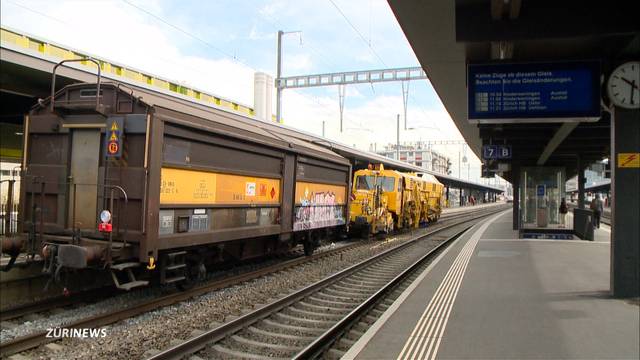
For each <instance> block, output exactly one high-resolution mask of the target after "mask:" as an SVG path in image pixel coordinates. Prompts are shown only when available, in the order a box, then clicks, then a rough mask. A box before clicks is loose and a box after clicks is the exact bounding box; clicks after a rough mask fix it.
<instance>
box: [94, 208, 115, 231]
mask: <svg viewBox="0 0 640 360" xmlns="http://www.w3.org/2000/svg"><path fill="white" fill-rule="evenodd" d="M100 221H101V223H100V224H98V231H100V232H106V233H110V232H111V231H112V229H113V226H112V225H111V212H109V210H102V211H101V212H100Z"/></svg>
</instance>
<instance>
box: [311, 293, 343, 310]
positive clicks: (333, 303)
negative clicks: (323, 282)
mask: <svg viewBox="0 0 640 360" xmlns="http://www.w3.org/2000/svg"><path fill="white" fill-rule="evenodd" d="M305 301H307V302H309V303H311V304H314V305H318V306H331V307H339V308H343V309H349V310H351V309H352V308H353V303H345V302H342V301H335V300H325V299H322V298H318V297H315V296H313V295H312V296H309V297H307V298H306V299H305Z"/></svg>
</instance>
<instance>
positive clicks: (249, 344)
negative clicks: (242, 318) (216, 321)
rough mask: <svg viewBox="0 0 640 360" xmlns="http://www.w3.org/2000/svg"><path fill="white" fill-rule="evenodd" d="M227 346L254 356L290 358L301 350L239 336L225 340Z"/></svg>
mask: <svg viewBox="0 0 640 360" xmlns="http://www.w3.org/2000/svg"><path fill="white" fill-rule="evenodd" d="M227 341H228V343H229V345H231V344H235V345H237V346H233V347H234V348H240V349H243V350H248V351H250V352H251V353H254V354H267V355H270V356H273V355H275V356H286V357H291V356H292V355H295V354H296V353H297V352H298V351H300V350H301V349H302V346H290V345H282V344H272V343H267V342H262V341H257V340H254V339H249V338H247V337H244V336H241V335H232V336H231V337H229V338H227Z"/></svg>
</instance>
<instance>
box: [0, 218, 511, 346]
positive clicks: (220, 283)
mask: <svg viewBox="0 0 640 360" xmlns="http://www.w3.org/2000/svg"><path fill="white" fill-rule="evenodd" d="M499 208H500V210H503V207H499ZM474 210H477V209H474ZM474 210H471V209H470V211H466V210H465V211H461V214H460V215H458V214H455V215H452V216H448V217H446V218H442V217H441V218H440V222H438V223H436V224H435V225H433V226H434V227H436V226H437V228H434V229H433V230H432V231H430V232H428V233H427V234H424V235H420V236H419V237H417V238H416V239H418V238H420V237H424V236H429V235H432V234H434V233H436V232H439V231H441V230H444V229H448V228H450V227H452V226H456V225H458V223H455V224H451V225H444V226H439V225H441V224H442V222H444V221H449V220H453V219H457V218H460V217H465V216H468V215H471V214H474V213H476V211H474ZM492 210H495V207H489V208H488V209H487V212H490V213H493V212H495V211H493V212H492ZM483 216H485V215H484V213H483V215H478V216H476V217H473V218H472V219H475V218H479V217H483ZM472 219H470V220H472ZM416 239H413V240H410V241H408V242H406V243H403V244H402V245H405V244H408V243H411V242H412V241H415V240H416ZM369 243H370V242H369ZM363 244H365V243H363V242H357V243H354V244H351V245H347V246H343V247H340V248H336V249H332V250H328V251H324V252H321V253H318V254H314V255H312V256H305V257H300V258H296V259H292V260H289V261H285V262H282V263H278V264H274V265H270V266H267V267H265V268H262V269H258V270H254V271H251V272H247V273H244V274H239V275H234V276H230V277H227V278H223V279H220V280H214V281H212V282H210V283H208V284H204V285H200V286H197V287H195V288H193V289H190V290H187V291H184V292H179V293H174V294H169V295H165V296H162V297H159V298H156V299H152V300H150V301H146V302H143V303H141V304H137V305H132V306H129V307H126V308H124V309H119V310H116V311H114V312H109V313H105V314H100V315H95V316H91V317H88V318H84V319H80V320H78V321H75V322H73V323H70V324H66V325H64V326H62V328H96V327H101V326H105V325H109V324H112V323H115V322H117V321H120V320H123V319H127V318H130V317H133V316H137V315H139V314H142V313H145V312H149V311H152V310H156V309H158V308H161V307H164V306H169V305H173V304H176V303H179V302H181V301H185V300H187V299H189V298H192V297H196V296H199V295H202V294H205V293H207V292H211V291H215V290H218V289H221V288H225V287H229V286H232V285H236V284H239V283H242V282H246V281H249V280H253V279H256V278H259V277H262V276H265V275H269V274H272V273H275V272H278V271H282V270H285V269H288V268H291V267H295V266H298V265H301V264H304V263H307V262H311V261H314V260H317V259H320V258H323V257H327V256H331V255H334V254H339V253H342V252H344V251H347V250H350V249H353V248H355V247H358V246H363ZM365 245H366V244H365ZM402 245H400V246H402ZM394 249H395V248H394ZM56 301H58V302H59V303H60V304H65V302H64V300H63V299H57V300H56ZM68 305H71V304H68ZM60 306H66V305H60ZM55 307H59V306H49V309H51V308H55ZM44 310H47V305H46V304H45V301H43V302H42V303H37V304H34V305H33V308H32V312H33V311H44ZM11 311H15V312H16V313H18V312H20V313H22V314H26V313H29V312H28V311H29V305H26V306H24V308H23V309H18V308H16V309H13V310H11V309H8V310H7V312H11ZM3 312H4V311H3ZM3 316H4V315H3ZM16 317H18V316H13V315H11V314H8V316H7V318H16ZM46 335H47V331H37V332H34V333H31V334H28V335H25V336H21V337H17V338H14V339H11V340H9V341H6V342H3V343H1V344H0V356H1V357H5V356H9V355H12V354H16V353H19V352H22V351H25V350H29V349H32V348H35V347H38V346H40V345H43V344H46V343H50V342H54V341H57V340H59V338H55V337H53V338H48V337H46Z"/></svg>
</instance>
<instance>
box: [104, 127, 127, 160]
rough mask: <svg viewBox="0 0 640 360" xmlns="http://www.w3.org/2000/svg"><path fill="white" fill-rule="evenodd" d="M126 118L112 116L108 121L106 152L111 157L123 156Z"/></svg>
mask: <svg viewBox="0 0 640 360" xmlns="http://www.w3.org/2000/svg"><path fill="white" fill-rule="evenodd" d="M123 120H124V119H122V118H111V119H109V120H108V121H107V131H106V136H105V154H106V156H107V157H110V158H119V157H120V156H122V133H123V132H124V121H123Z"/></svg>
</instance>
